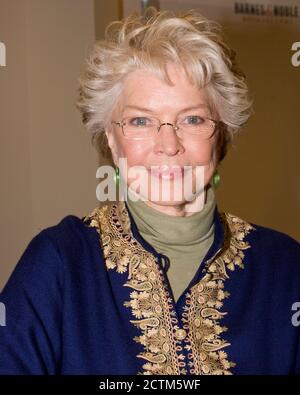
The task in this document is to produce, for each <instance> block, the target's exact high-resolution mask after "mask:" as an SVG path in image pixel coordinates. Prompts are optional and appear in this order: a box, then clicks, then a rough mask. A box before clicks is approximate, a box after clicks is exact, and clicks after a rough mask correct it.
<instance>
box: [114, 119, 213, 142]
mask: <svg viewBox="0 0 300 395" xmlns="http://www.w3.org/2000/svg"><path fill="white" fill-rule="evenodd" d="M111 123H112V124H116V125H118V126H119V127H121V128H122V132H123V135H124V137H125V138H128V139H132V140H147V139H153V138H155V137H156V136H157V135H158V133H159V131H160V128H161V127H162V126H164V125H168V126H171V127H172V128H173V130H174V131H175V132H176V133H177V136H179V137H184V135H190V136H194V137H195V138H198V139H202V140H207V139H210V138H211V137H212V136H213V135H214V133H215V131H216V129H217V124H218V121H215V120H214V119H211V118H207V117H202V116H199V115H189V116H183V117H180V118H178V119H177V121H176V123H175V124H172V123H169V122H164V123H161V122H160V120H159V119H157V118H152V117H148V116H132V117H126V118H124V119H123V120H121V121H119V122H116V121H112V122H111Z"/></svg>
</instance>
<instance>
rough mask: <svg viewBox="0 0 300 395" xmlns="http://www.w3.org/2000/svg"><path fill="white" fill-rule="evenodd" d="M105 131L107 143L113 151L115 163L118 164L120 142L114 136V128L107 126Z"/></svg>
mask: <svg viewBox="0 0 300 395" xmlns="http://www.w3.org/2000/svg"><path fill="white" fill-rule="evenodd" d="M104 133H105V135H106V138H107V143H108V146H109V149H110V151H111V154H112V158H113V161H114V164H115V165H116V166H118V163H119V154H118V144H117V141H116V138H115V136H114V131H113V130H112V128H105V129H104Z"/></svg>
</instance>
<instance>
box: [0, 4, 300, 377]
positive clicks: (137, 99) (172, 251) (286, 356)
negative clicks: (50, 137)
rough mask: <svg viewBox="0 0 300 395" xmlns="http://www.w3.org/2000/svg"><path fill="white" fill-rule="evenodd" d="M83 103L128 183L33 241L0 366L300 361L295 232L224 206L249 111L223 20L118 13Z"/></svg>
mask: <svg viewBox="0 0 300 395" xmlns="http://www.w3.org/2000/svg"><path fill="white" fill-rule="evenodd" d="M78 106H79V108H80V110H81V112H82V114H83V120H84V123H85V125H86V127H87V129H88V130H89V131H90V132H91V133H92V134H93V135H97V136H100V140H99V139H98V141H100V142H101V149H102V150H103V152H105V151H106V152H110V153H111V155H112V159H113V162H114V165H115V169H116V177H115V180H116V182H117V183H118V184H119V185H121V184H122V183H123V184H124V180H125V186H126V188H125V192H128V193H126V199H119V200H118V201H117V202H114V204H110V203H107V202H106V203H105V204H102V206H100V207H98V208H96V209H95V210H94V211H93V212H92V213H91V214H89V215H87V216H86V217H85V218H78V217H75V216H67V217H65V218H64V219H63V220H62V221H61V222H60V223H59V224H58V225H56V226H53V227H50V228H47V229H45V230H43V231H42V232H41V233H40V234H38V235H37V236H36V237H35V238H34V239H33V240H32V241H31V243H30V244H29V246H28V247H27V249H26V251H25V253H24V254H23V256H22V258H21V260H20V262H19V263H18V265H17V268H16V269H15V271H14V273H13V275H12V277H11V278H10V280H9V282H8V284H7V285H6V287H5V289H4V291H3V293H2V295H1V302H3V303H4V304H5V305H6V310H7V326H6V327H2V328H1V332H0V333H1V336H0V338H1V345H0V371H1V373H2V374H3V373H8V374H10V373H20V374H117V375H118V374H123V375H126V374H134V375H135V374H151V375H172V374H173V375H192V374H197V375H198V374H199V375H200V374H201V375H202V374H205V375H215V374H218V375H222V374H224V375H227V374H300V333H299V324H300V322H299V321H300V319H299V320H298V317H299V314H298V312H297V310H296V307H297V306H298V304H297V302H299V301H300V246H299V244H298V243H297V242H296V241H295V240H293V239H292V238H290V237H289V236H287V235H285V234H282V233H279V232H277V231H274V230H271V229H268V228H264V227H262V226H259V225H254V224H251V223H247V222H246V221H244V220H243V219H241V218H238V217H236V216H235V215H232V214H229V213H220V212H219V211H218V208H217V204H216V199H215V193H214V187H215V186H216V184H217V183H218V181H219V176H218V173H217V167H218V165H219V164H220V162H221V161H222V159H223V158H224V156H225V154H226V150H227V147H228V144H229V143H230V142H231V140H232V138H233V136H234V135H235V134H236V132H237V131H238V130H239V129H240V128H241V126H242V125H243V124H245V122H246V121H247V119H248V118H249V115H250V113H251V103H250V101H249V99H248V97H247V86H246V84H245V77H244V75H243V74H242V72H241V71H240V70H239V69H238V67H237V65H236V62H235V58H234V52H233V51H232V50H230V48H229V47H228V46H227V45H226V44H225V43H224V42H223V38H222V35H221V32H220V30H219V27H218V25H216V24H215V23H213V22H211V21H209V20H207V19H206V18H204V17H203V16H201V15H200V14H198V13H197V12H189V13H187V14H185V15H181V16H176V15H174V14H172V13H170V12H156V11H154V10H151V12H150V11H149V12H148V13H147V16H146V17H138V16H131V17H129V18H127V19H125V20H123V21H121V22H114V23H113V24H111V25H110V27H109V28H108V29H107V33H106V38H105V40H104V41H101V42H98V43H96V45H95V47H94V49H93V50H92V53H91V56H90V58H89V60H88V63H87V69H86V72H85V73H84V75H83V77H82V78H81V80H80V99H79V102H78ZM124 159H126V168H124V167H122V166H121V165H120V163H121V161H123V162H124ZM123 162H122V163H123ZM132 169H135V170H136V169H138V171H136V172H130V170H132ZM134 175H138V176H142V177H138V178H139V183H138V184H139V188H136V187H135V185H136V184H135V183H136V177H135V176H134ZM179 181H186V182H179ZM167 190H168V191H169V192H170V193H169V195H168V196H166V195H167V194H166V193H165V192H166V191H167ZM155 192H156V193H155ZM154 195H155V196H154ZM297 314H298V315H297Z"/></svg>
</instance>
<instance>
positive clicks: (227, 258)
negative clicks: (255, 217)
mask: <svg viewBox="0 0 300 395" xmlns="http://www.w3.org/2000/svg"><path fill="white" fill-rule="evenodd" d="M214 219H215V227H216V228H215V236H216V237H215V241H214V243H213V245H212V246H211V248H210V250H209V251H208V253H207V256H206V257H205V259H204V262H205V264H204V266H203V267H202V268H201V270H203V275H202V277H201V279H200V280H199V281H198V282H197V280H196V279H197V274H196V275H195V277H194V281H193V282H194V283H193V282H192V283H191V284H190V287H189V291H188V292H187V293H186V294H185V305H184V307H183V311H184V312H183V314H182V319H181V320H180V318H179V316H178V314H177V311H176V307H175V304H174V301H173V299H172V298H171V295H170V292H169V289H168V284H167V282H166V278H165V274H164V272H163V269H162V266H161V265H160V264H159V259H158V256H157V253H156V251H155V250H154V249H153V248H152V247H151V246H150V245H149V244H147V243H146V242H145V241H144V240H143V239H142V238H141V236H140V235H139V233H138V231H137V228H136V226H135V224H134V222H132V218H131V216H130V213H129V211H128V209H127V206H126V204H125V203H124V202H122V201H121V202H118V203H117V204H114V205H105V206H103V207H101V208H96V209H95V210H93V212H92V213H91V214H90V215H88V216H87V217H85V221H87V222H88V226H91V227H95V228H96V230H97V232H98V233H99V241H100V245H101V248H102V250H103V254H104V258H105V264H106V268H107V270H116V271H117V272H118V273H120V274H123V275H124V276H125V279H124V286H125V287H128V288H129V289H130V290H131V292H130V300H128V301H124V306H125V307H127V308H130V309H131V312H132V316H133V318H134V319H132V320H130V322H131V323H132V324H133V325H135V326H136V327H137V328H138V330H139V336H136V337H135V338H134V341H136V342H137V343H139V344H140V345H141V346H142V351H141V352H140V353H139V354H138V355H137V358H141V359H143V360H144V361H145V363H144V364H143V371H142V372H141V373H142V374H159V375H164V374H231V373H230V368H231V367H233V366H234V365H235V364H234V363H233V362H229V361H228V360H227V354H226V352H225V351H223V349H224V348H225V347H228V346H230V344H229V343H228V342H227V341H226V340H225V339H223V336H222V337H221V334H223V333H224V332H225V331H226V330H227V328H226V327H222V326H220V323H219V321H220V320H221V319H222V317H223V316H224V315H225V314H226V312H223V311H221V309H222V307H223V300H224V299H225V298H227V297H229V293H228V292H226V291H225V290H224V283H225V281H226V279H228V278H229V274H228V272H229V271H234V270H235V269H236V267H239V268H241V269H242V268H243V267H244V266H243V259H244V250H246V249H248V248H250V245H249V243H248V242H246V241H245V240H244V239H245V237H246V235H247V234H248V233H249V232H250V231H252V230H254V227H253V226H252V225H250V224H248V223H247V222H245V221H243V220H242V219H240V218H238V217H236V216H233V215H231V214H227V213H226V214H219V213H218V211H217V208H216V210H215V213H214ZM145 243H146V244H145ZM143 245H144V246H145V247H144V246H143ZM199 270H200V269H199ZM198 278H199V277H198Z"/></svg>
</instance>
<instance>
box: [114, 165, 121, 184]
mask: <svg viewBox="0 0 300 395" xmlns="http://www.w3.org/2000/svg"><path fill="white" fill-rule="evenodd" d="M114 181H115V184H116V185H118V184H119V182H120V169H119V168H118V167H116V168H115V174H114Z"/></svg>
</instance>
